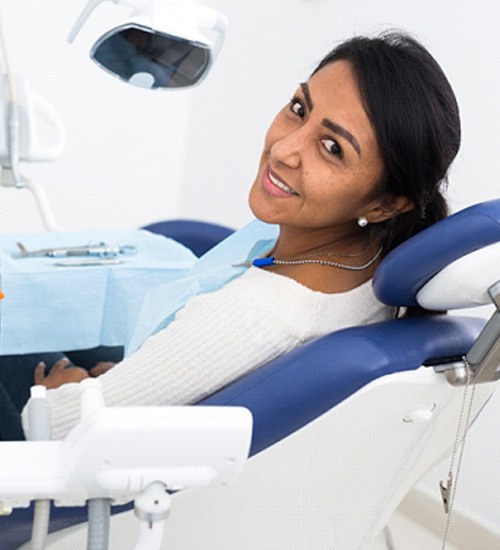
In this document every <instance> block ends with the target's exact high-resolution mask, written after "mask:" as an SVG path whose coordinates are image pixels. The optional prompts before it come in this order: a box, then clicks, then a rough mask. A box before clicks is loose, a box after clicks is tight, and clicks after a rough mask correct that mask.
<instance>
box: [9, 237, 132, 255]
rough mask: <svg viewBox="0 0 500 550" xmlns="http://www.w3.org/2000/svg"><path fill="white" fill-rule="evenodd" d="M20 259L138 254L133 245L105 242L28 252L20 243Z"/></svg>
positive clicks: (18, 244)
mask: <svg viewBox="0 0 500 550" xmlns="http://www.w3.org/2000/svg"><path fill="white" fill-rule="evenodd" d="M17 247H18V248H19V255H18V257H20V258H37V257H44V256H45V257H48V258H61V257H65V256H98V257H100V258H109V257H116V256H119V255H120V254H124V255H130V254H136V253H137V247H135V246H132V245H124V246H112V245H110V244H107V243H105V242H103V241H101V242H98V243H96V244H84V245H77V246H59V247H54V248H40V249H38V250H28V249H27V248H26V246H25V245H24V244H23V243H21V242H18V243H17Z"/></svg>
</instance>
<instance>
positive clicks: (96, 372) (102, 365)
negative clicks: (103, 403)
mask: <svg viewBox="0 0 500 550" xmlns="http://www.w3.org/2000/svg"><path fill="white" fill-rule="evenodd" d="M115 365H116V363H113V362H111V361H99V362H98V363H96V364H95V366H93V367H92V368H91V369H90V370H89V374H90V376H92V378H97V377H98V376H101V374H104V373H105V372H108V370H109V369H112V368H113V367H114V366H115Z"/></svg>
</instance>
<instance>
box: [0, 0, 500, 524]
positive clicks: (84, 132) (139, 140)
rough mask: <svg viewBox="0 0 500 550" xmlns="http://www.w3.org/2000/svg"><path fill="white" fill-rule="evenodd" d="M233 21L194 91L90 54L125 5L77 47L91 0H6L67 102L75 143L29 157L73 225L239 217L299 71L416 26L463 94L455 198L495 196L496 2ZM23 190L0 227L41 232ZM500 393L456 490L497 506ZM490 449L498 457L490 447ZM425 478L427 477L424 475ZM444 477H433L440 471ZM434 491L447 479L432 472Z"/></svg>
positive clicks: (274, 8)
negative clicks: (142, 81) (74, 30)
mask: <svg viewBox="0 0 500 550" xmlns="http://www.w3.org/2000/svg"><path fill="white" fill-rule="evenodd" d="M206 3H207V4H209V5H212V6H215V7H218V8H220V9H221V10H223V11H224V12H225V13H226V14H227V16H228V17H229V20H230V27H229V34H228V37H227V41H226V44H225V46H224V48H223V50H222V52H221V55H220V58H219V60H218V61H217V63H216V65H215V66H214V68H213V71H212V73H211V75H210V76H209V77H208V79H207V80H206V81H205V82H204V83H203V84H202V85H201V86H200V87H198V88H197V89H195V90H193V91H187V92H149V91H145V90H139V89H135V88H133V87H129V86H126V85H124V84H122V83H121V82H119V81H117V80H115V79H113V78H111V77H109V76H108V75H106V74H104V73H103V72H101V71H100V70H99V69H98V68H97V67H95V66H94V65H93V64H91V63H90V62H89V61H87V59H86V53H85V52H86V48H87V47H88V45H89V42H90V39H91V34H92V32H91V31H97V30H98V29H99V28H100V27H102V26H103V25H104V22H105V20H107V19H109V20H111V19H112V18H114V17H115V14H116V11H115V9H116V8H115V6H113V5H110V6H102V7H101V8H99V10H100V17H101V19H100V20H99V21H98V18H97V17H96V18H94V19H93V20H92V24H90V25H89V26H88V27H86V29H85V31H84V32H83V33H82V36H81V37H79V38H78V39H77V42H76V43H75V44H74V45H73V46H68V45H67V44H66V43H65V41H64V40H65V36H66V34H67V32H68V31H69V28H70V27H71V25H72V23H73V21H74V20H75V19H76V17H77V15H78V13H79V10H80V9H81V7H82V6H83V4H84V1H83V0H78V1H77V0H72V1H68V0H66V1H64V0H43V2H41V1H36V0H25V1H24V2H19V1H18V0H5V1H4V2H3V3H2V4H3V5H2V14H3V24H4V28H5V34H6V38H7V45H8V49H9V58H10V62H11V65H12V69H13V70H14V71H16V72H22V73H26V74H28V75H29V76H30V78H31V82H32V86H33V88H34V89H35V90H36V91H37V92H38V93H40V94H41V95H43V96H45V97H46V98H47V99H49V100H50V101H51V102H52V103H53V105H54V106H55V107H56V108H57V109H58V111H59V112H60V113H61V115H62V117H63V119H64V120H65V123H66V128H67V132H68V138H69V139H68V145H67V148H66V150H65V152H64V154H63V156H62V158H61V159H60V161H59V162H57V163H52V164H47V165H42V164H37V165H32V166H28V167H26V169H25V171H26V173H29V174H30V175H31V176H32V177H33V178H34V179H37V180H38V181H40V182H41V183H42V184H43V185H44V186H45V188H46V190H47V192H48V194H49V196H50V197H51V199H52V203H53V207H54V211H55V214H56V217H57V218H58V220H59V222H60V224H61V225H62V226H63V227H64V228H65V229H81V228H87V227H135V226H138V225H141V224H144V223H147V222H150V221H155V220H158V219H162V218H167V217H172V216H191V217H199V218H204V219H209V220H214V221H218V222H220V223H226V224H228V225H232V226H235V227H237V226H241V225H242V224H243V223H245V222H246V221H247V220H248V219H250V213H249V210H248V208H247V206H246V193H247V189H248V187H249V185H250V184H251V182H252V180H253V177H254V174H255V171H256V167H257V161H258V158H259V154H260V150H261V145H262V141H263V135H264V131H265V129H266V127H267V125H268V123H269V122H270V121H271V119H272V117H273V115H274V113H275V112H276V110H277V109H278V108H279V107H280V106H281V105H282V104H283V103H284V102H286V101H288V99H289V97H290V95H291V93H292V92H293V90H294V89H295V86H296V85H297V83H298V82H299V81H301V80H302V79H304V78H307V76H308V74H309V73H310V72H311V70H312V69H313V67H314V66H315V64H316V62H317V61H319V59H320V58H321V57H322V55H323V54H324V53H326V51H327V50H328V49H330V47H332V46H333V45H334V44H335V43H336V42H337V41H338V40H341V39H343V38H346V37H349V36H351V35H353V34H356V33H366V32H368V33H372V32H376V31H379V30H383V29H386V28H389V27H398V28H403V29H406V30H408V31H411V32H412V33H414V34H415V35H416V36H417V37H418V38H420V39H421V40H422V41H423V42H424V43H425V44H426V45H427V46H428V47H429V48H430V50H431V51H432V52H433V53H434V54H435V56H436V57H437V59H438V60H439V61H440V62H441V65H442V66H443V68H444V70H445V72H446V73H447V74H448V76H449V79H450V81H451V82H452V85H453V86H454V88H455V91H456V94H457V96H458V100H459V103H460V105H461V112H462V120H463V146H462V151H461V153H460V155H459V158H458V160H457V162H456V163H455V166H454V169H453V171H452V175H451V183H450V191H449V194H450V199H451V202H452V205H453V207H454V208H455V209H457V208H461V207H463V206H466V205H468V204H471V203H473V202H476V201H480V200H486V199H489V198H494V197H498V195H499V194H500V193H499V183H498V174H499V173H500V155H499V154H498V121H499V120H500V107H499V102H498V97H499V96H500V70H499V68H498V57H499V53H500V46H499V44H498V23H499V22H500V3H497V2H492V1H489V0H476V1H475V2H473V3H471V2H465V1H462V2H457V1H456V0H418V1H416V0H414V1H410V0H378V1H376V2H374V1H372V0H358V1H356V0H352V1H350V2H340V1H336V0H212V1H210V0H206ZM40 229H41V224H40V222H39V219H38V214H37V213H36V210H35V209H34V207H33V203H32V200H31V199H30V198H29V196H27V194H26V193H24V192H18V191H15V190H8V189H0V230H1V231H4V232H5V231H27V230H40ZM499 418H500V396H499V395H497V396H496V397H495V398H494V399H493V401H492V403H490V404H489V405H488V407H487V409H486V411H485V415H484V416H483V418H482V419H481V420H480V421H479V422H478V423H477V424H476V425H475V426H474V428H473V434H472V435H473V436H472V437H471V438H470V449H469V451H468V452H467V453H466V456H465V464H464V466H463V468H462V489H463V491H462V492H461V493H460V499H461V502H462V503H465V504H467V503H471V504H473V506H474V507H475V509H476V511H479V512H480V513H481V514H482V515H484V516H485V517H488V518H489V519H490V520H491V521H496V522H497V523H498V521H499V520H500V518H499V516H498V506H496V511H493V510H492V509H491V507H492V506H493V505H494V503H495V502H496V503H497V504H498V497H497V493H498V489H499V488H500V473H499V471H500V470H499V469H498V468H497V467H496V464H497V462H498V459H499V457H500V438H498V436H497V435H496V434H497V433H498V429H499V420H498V419H499ZM489 457H494V458H489ZM429 483H430V482H429ZM432 483H434V481H432ZM436 490H437V486H436Z"/></svg>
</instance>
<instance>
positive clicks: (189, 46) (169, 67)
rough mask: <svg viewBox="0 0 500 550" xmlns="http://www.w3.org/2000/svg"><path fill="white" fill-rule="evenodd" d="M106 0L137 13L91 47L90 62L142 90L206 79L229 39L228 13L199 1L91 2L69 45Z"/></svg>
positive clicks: (76, 25)
mask: <svg viewBox="0 0 500 550" xmlns="http://www.w3.org/2000/svg"><path fill="white" fill-rule="evenodd" d="M105 1H112V2H114V3H115V4H119V5H123V6H128V7H130V8H132V11H131V13H130V15H129V17H128V18H127V19H126V20H125V21H124V22H123V23H121V24H120V25H118V26H117V27H115V28H113V29H111V30H109V31H108V32H106V33H104V34H103V35H102V36H101V37H100V38H99V39H98V40H97V41H96V42H95V44H94V45H93V46H92V48H91V51H90V57H91V59H93V60H94V61H95V62H96V63H97V64H98V65H99V66H100V67H102V68H103V69H104V70H106V71H107V72H109V73H111V74H112V75H114V76H116V77H118V78H120V79H121V80H124V81H126V82H128V83H130V84H133V85H135V86H140V87H142V88H182V87H187V86H193V85H195V84H198V83H199V82H200V81H201V80H202V79H203V78H204V77H205V76H206V75H207V73H208V71H209V69H210V67H211V65H212V63H213V62H214V59H215V58H216V56H217V54H218V52H219V50H220V48H221V46H222V42H223V41H224V37H225V32H226V25H227V20H226V18H225V16H224V15H222V14H221V13H219V12H218V11H217V10H215V9H213V8H210V7H208V6H205V5H203V4H199V3H198V2H195V1H194V0H89V1H88V2H87V4H86V6H85V7H84V9H83V11H82V13H81V14H80V16H79V18H78V19H77V21H76V23H75V25H74V26H73V29H72V30H71V32H70V34H69V36H68V41H69V42H72V41H73V40H74V39H75V37H76V35H77V34H78V32H79V31H80V29H81V28H82V26H83V25H84V24H85V22H86V21H87V19H88V18H89V16H90V15H91V13H92V12H93V11H94V9H95V8H96V7H97V6H98V5H99V4H101V3H102V2H105Z"/></svg>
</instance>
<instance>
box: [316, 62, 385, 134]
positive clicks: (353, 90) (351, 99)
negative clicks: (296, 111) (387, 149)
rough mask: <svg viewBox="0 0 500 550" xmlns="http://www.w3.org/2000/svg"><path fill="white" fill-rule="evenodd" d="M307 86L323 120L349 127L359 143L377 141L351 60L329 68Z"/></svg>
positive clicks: (322, 70) (326, 67)
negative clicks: (326, 119) (327, 119)
mask: <svg viewBox="0 0 500 550" xmlns="http://www.w3.org/2000/svg"><path fill="white" fill-rule="evenodd" d="M307 86H308V88H309V93H310V96H311V101H312V104H313V109H314V110H318V111H320V114H321V116H322V117H326V118H329V119H331V120H333V121H334V122H336V123H337V124H341V125H342V126H345V127H346V128H347V129H348V130H349V131H350V132H352V133H353V134H354V135H355V136H356V137H357V139H358V140H360V139H361V140H368V141H373V140H375V141H376V139H375V133H374V130H373V127H372V124H371V121H370V119H369V117H368V114H367V113H366V110H365V108H364V103H363V99H362V97H361V93H360V91H359V87H358V83H357V79H356V75H355V72H354V69H353V68H352V66H351V64H350V63H349V62H348V61H344V60H340V61H335V62H333V63H330V64H328V65H326V66H325V67H323V68H322V69H320V70H319V71H318V72H317V73H315V74H314V75H313V76H312V77H311V78H310V79H309V80H308V81H307Z"/></svg>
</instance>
